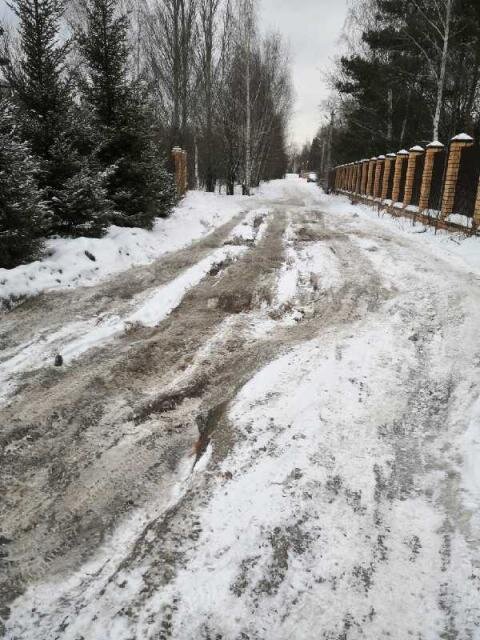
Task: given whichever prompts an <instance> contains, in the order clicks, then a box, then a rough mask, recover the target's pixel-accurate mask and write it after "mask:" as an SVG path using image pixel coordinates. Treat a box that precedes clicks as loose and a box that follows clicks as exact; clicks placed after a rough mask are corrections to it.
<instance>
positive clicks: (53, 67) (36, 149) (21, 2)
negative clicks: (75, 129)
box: [7, 0, 70, 184]
mask: <svg viewBox="0 0 480 640" xmlns="http://www.w3.org/2000/svg"><path fill="white" fill-rule="evenodd" d="M9 6H10V8H11V9H12V10H13V11H14V12H15V14H16V15H17V17H18V21H19V26H18V30H19V36H20V52H21V55H20V59H19V60H18V61H17V62H16V63H13V64H12V65H11V66H9V67H7V73H8V75H9V81H10V84H11V86H12V88H13V89H14V91H15V95H16V100H17V102H18V104H19V106H20V115H21V123H22V133H23V136H24V137H25V138H26V139H27V140H28V141H29V142H30V144H31V147H32V151H33V153H35V154H36V155H38V156H39V157H40V158H41V159H42V160H44V161H47V162H48V160H49V159H50V151H51V148H52V146H53V144H54V143H55V139H56V136H57V135H58V133H59V132H60V131H62V130H63V129H64V128H65V123H64V120H65V116H66V114H67V113H68V109H69V104H70V97H69V90H68V86H67V83H66V81H65V79H64V78H63V75H64V67H65V59H66V55H67V51H68V47H69V45H68V43H63V44H62V43H60V21H61V18H62V15H63V3H62V2H61V1H60V0H12V2H11V3H9ZM44 169H45V172H46V174H47V175H46V176H45V181H46V183H47V184H48V183H49V177H50V175H51V172H50V171H49V170H48V166H45V167H44Z"/></svg>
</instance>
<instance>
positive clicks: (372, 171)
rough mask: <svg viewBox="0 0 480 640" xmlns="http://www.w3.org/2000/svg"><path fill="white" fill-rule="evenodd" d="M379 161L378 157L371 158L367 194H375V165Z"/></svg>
mask: <svg viewBox="0 0 480 640" xmlns="http://www.w3.org/2000/svg"><path fill="white" fill-rule="evenodd" d="M376 163H377V159H376V158H370V160H369V162H368V176H367V196H368V197H369V196H371V195H372V194H373V179H374V174H375V165H376Z"/></svg>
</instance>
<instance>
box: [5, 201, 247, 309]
mask: <svg viewBox="0 0 480 640" xmlns="http://www.w3.org/2000/svg"><path fill="white" fill-rule="evenodd" d="M245 202H246V198H244V197H242V196H234V197H225V196H220V195H217V194H212V193H204V192H200V191H192V192H189V193H188V194H187V196H186V198H185V199H184V200H183V201H182V202H181V203H180V205H179V206H178V207H176V208H175V210H174V212H173V214H172V216H171V217H170V218H168V219H166V220H165V219H160V218H159V219H157V221H156V223H155V226H154V229H153V230H152V231H146V230H145V229H125V228H122V227H116V226H112V227H110V229H109V231H108V233H107V235H106V236H105V237H103V238H98V239H97V238H75V239H65V238H60V239H53V240H48V241H47V257H45V258H44V259H42V260H40V261H37V262H32V263H30V264H27V265H22V266H20V267H17V268H16V269H9V270H8V269H0V307H1V305H2V302H3V304H5V303H6V302H8V301H9V300H15V299H18V298H22V297H25V296H26V297H29V296H34V295H37V294H39V293H41V292H43V291H49V290H54V289H71V288H74V287H78V286H93V285H95V284H97V283H98V282H100V281H102V280H105V279H106V278H108V277H109V276H111V275H114V274H116V273H120V272H122V271H125V270H126V269H129V268H130V267H133V266H138V265H145V264H148V263H150V262H152V261H153V260H156V259H157V258H159V257H160V256H162V255H164V254H165V253H168V252H170V251H176V250H178V249H181V248H182V247H185V246H187V245H188V244H189V243H190V242H192V241H194V240H197V239H198V238H201V237H202V236H204V235H206V234H207V233H209V232H211V231H212V230H214V229H215V228H216V227H219V226H221V225H222V224H225V223H226V222H228V221H229V220H230V219H231V218H233V217H234V216H235V215H237V214H239V213H240V212H241V210H242V207H243V205H244V204H245ZM87 253H88V254H90V256H91V257H88V255H87Z"/></svg>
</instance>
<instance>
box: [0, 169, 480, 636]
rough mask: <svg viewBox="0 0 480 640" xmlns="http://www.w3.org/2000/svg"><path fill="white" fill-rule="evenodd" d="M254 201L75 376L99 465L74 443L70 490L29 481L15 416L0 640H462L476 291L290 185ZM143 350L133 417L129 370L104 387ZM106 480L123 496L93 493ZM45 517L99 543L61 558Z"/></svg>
mask: <svg viewBox="0 0 480 640" xmlns="http://www.w3.org/2000/svg"><path fill="white" fill-rule="evenodd" d="M257 206H258V207H261V208H262V209H263V208H265V209H267V210H268V211H270V212H271V213H270V214H269V216H268V217H265V215H264V217H263V222H262V221H260V222H258V221H257V222H255V220H256V215H255V213H252V214H251V215H250V214H249V216H248V219H246V222H247V225H242V224H240V225H238V226H237V227H235V228H234V229H232V231H231V232H229V234H227V236H226V238H225V239H224V242H225V243H226V244H225V247H231V246H233V247H241V254H240V255H239V256H238V259H237V260H236V261H234V262H229V261H228V262H227V263H226V264H225V265H223V267H222V270H220V271H219V272H217V271H216V270H214V272H213V273H211V274H210V275H208V274H207V275H206V276H204V278H203V279H202V280H201V282H200V281H199V282H196V283H195V284H194V285H193V288H192V290H191V291H190V292H189V293H188V294H187V295H186V296H185V297H184V299H182V300H181V302H180V304H179V306H178V308H177V309H176V310H175V311H174V313H173V316H172V317H171V318H168V319H166V320H165V321H164V322H163V323H160V324H159V326H158V327H154V328H152V329H147V328H144V329H139V330H137V331H138V332H137V333H135V332H134V333H133V335H132V336H131V340H130V341H128V340H127V339H124V340H123V341H121V342H120V343H119V344H115V345H112V346H111V347H107V348H106V350H103V351H102V354H103V355H102V357H103V358H104V359H105V362H104V363H103V364H102V365H101V366H100V365H99V364H98V363H95V364H94V362H95V361H94V358H93V356H92V357H91V359H87V360H84V361H80V363H81V367H82V368H83V370H84V372H83V373H82V376H90V375H91V376H93V377H95V379H96V377H97V376H99V375H101V376H102V377H103V378H104V380H105V382H104V384H106V385H107V387H109V382H108V373H107V372H108V371H109V369H110V368H112V371H114V372H115V373H116V374H117V376H116V379H115V380H116V384H117V386H118V389H117V390H116V393H115V394H114V396H113V398H112V396H111V391H110V394H109V393H106V394H105V397H104V402H106V403H108V401H109V397H110V403H111V405H112V406H110V407H108V410H107V408H106V407H104V408H103V412H102V413H101V415H99V416H92V417H91V420H92V424H91V425H90V424H89V425H88V427H87V426H85V427H84V429H87V431H86V432H85V433H88V434H89V438H90V439H92V438H94V439H95V446H96V455H98V464H96V463H92V462H90V466H89V465H87V466H86V467H85V470H83V468H82V466H81V465H79V461H78V458H82V456H83V457H86V458H90V456H91V455H92V453H93V452H92V451H90V450H89V449H88V446H87V443H86V442H84V441H83V439H82V435H79V436H78V435H76V436H75V438H76V439H75V443H76V445H77V446H78V453H77V454H76V457H75V460H73V459H72V460H71V462H72V464H73V465H75V474H77V475H78V477H79V478H80V480H78V477H75V475H74V476H73V477H72V478H70V477H69V475H68V473H67V472H65V477H64V480H63V481H60V480H58V479H57V480H56V482H54V483H51V482H50V483H49V484H45V483H44V484H43V485H42V482H43V480H42V476H41V475H40V472H39V471H36V464H37V462H36V460H35V458H34V457H32V455H31V450H32V447H33V446H34V444H35V443H38V442H39V440H38V439H36V440H33V441H32V442H29V441H28V435H29V433H28V431H29V429H30V430H31V431H32V435H33V436H35V432H36V431H41V424H42V423H41V421H42V420H46V418H43V417H42V415H43V414H41V412H40V413H38V412H37V413H34V412H33V409H32V408H31V407H30V410H29V409H28V407H27V409H26V410H23V413H22V412H21V411H20V410H19V411H18V414H15V415H16V416H17V417H16V419H17V420H18V421H19V427H21V429H22V438H27V440H24V439H17V440H14V441H13V442H12V443H10V444H9V447H10V449H9V453H8V454H7V455H9V456H10V458H9V460H10V462H11V472H10V475H9V478H10V482H12V487H10V490H9V493H7V495H9V500H10V505H11V507H10V508H11V510H12V513H13V514H16V515H14V517H13V516H12V517H9V519H8V520H6V521H5V522H7V529H6V530H5V533H4V536H5V542H4V543H2V544H3V546H2V549H5V550H6V553H5V558H4V561H5V560H6V563H9V564H7V565H6V566H7V568H8V570H9V571H10V572H11V575H12V581H11V583H10V584H11V586H12V588H13V586H14V587H15V589H16V590H17V592H18V596H17V598H16V599H15V600H14V601H11V600H12V599H11V598H10V599H8V600H7V598H5V595H4V594H5V591H3V592H1V593H2V594H3V597H4V599H5V601H6V605H5V606H4V608H3V609H1V608H0V616H1V617H2V618H3V620H4V624H5V636H6V637H7V638H12V639H13V638H15V639H17V638H18V639H20V638H22V639H23V638H25V639H28V640H29V639H32V640H33V639H37V638H40V637H41V638H59V639H62V640H79V639H80V638H85V639H86V638H89V639H90V638H102V639H108V640H109V639H112V640H113V639H114V638H115V640H131V639H133V638H139V639H140V638H142V639H144V638H151V639H152V640H153V639H155V640H158V639H165V640H167V639H170V638H171V639H179V640H190V639H191V638H203V639H205V640H207V639H212V638H224V639H229V640H230V639H232V640H237V639H238V640H240V639H241V640H273V639H275V640H277V639H285V640H286V639H287V638H299V639H300V638H302V639H303V638H305V639H307V638H323V639H325V640H333V639H335V640H343V639H345V640H346V639H348V640H350V639H356V638H369V639H371V640H376V639H377V638H383V637H392V638H395V639H397V638H398V639H399V640H403V639H404V638H405V639H407V638H411V637H415V638H419V639H420V638H421V639H422V640H434V639H435V640H436V639H438V638H446V639H459V640H463V639H465V640H467V639H468V640H470V639H471V638H473V639H474V640H475V639H476V638H480V632H479V629H480V604H479V603H480V519H479V517H478V513H479V512H480V509H479V507H480V503H479V496H480V486H479V484H478V482H479V478H478V473H477V467H478V465H479V464H480V460H479V459H478V457H477V456H478V447H479V443H480V408H479V407H480V405H479V403H478V393H479V392H478V374H479V367H480V346H479V345H478V325H479V321H480V287H479V282H478V279H477V277H476V275H475V274H472V273H470V271H469V269H468V268H466V267H465V266H464V265H462V264H460V263H459V262H455V263H452V261H451V260H450V258H449V257H448V256H447V255H443V254H442V251H441V248H439V249H437V250H435V251H430V249H429V248H428V247H426V246H425V245H423V244H422V242H421V240H420V239H419V238H418V237H412V236H409V235H408V234H406V233H404V232H403V231H401V230H398V229H397V228H395V226H394V225H393V224H392V225H390V226H389V225H388V224H387V223H386V222H385V221H384V222H381V223H380V222H377V221H376V220H372V219H370V218H369V217H367V216H364V215H362V211H361V210H355V209H354V208H351V207H350V206H349V205H348V204H346V203H344V204H343V205H342V206H339V204H338V201H336V200H334V199H331V198H328V197H326V196H322V195H321V194H320V192H318V191H317V190H316V188H315V187H313V186H308V185H305V184H303V183H302V182H300V181H295V180H290V181H283V182H279V183H276V184H273V185H269V186H268V187H266V188H265V189H264V191H263V193H262V194H260V195H259V196H257V201H256V203H255V207H257ZM254 228H256V229H260V231H259V233H258V242H257V244H255V243H254V242H253V240H252V238H251V231H249V229H254ZM144 343H145V348H143V346H142V345H143V344H144ZM109 350H111V352H112V353H111V354H110V351H109ZM147 350H148V351H147ZM146 353H148V362H145V361H143V364H144V365H148V367H149V368H151V372H150V374H149V375H150V377H149V376H145V375H144V374H143V373H142V374H140V373H137V375H138V376H140V377H141V380H139V382H138V384H137V386H136V387H134V389H139V388H140V386H141V385H142V384H143V385H145V386H146V388H145V389H144V397H143V400H142V402H141V403H140V404H138V402H137V403H136V399H135V394H134V393H132V390H131V389H130V388H129V387H130V385H135V382H134V380H133V379H129V376H131V375H132V369H130V370H129V371H127V373H126V374H121V375H118V373H119V372H121V368H120V369H119V367H120V363H121V362H122V358H127V359H129V360H130V361H133V362H135V363H136V361H137V360H138V358H139V356H140V355H142V357H144V354H146ZM122 367H123V365H122ZM90 370H91V373H90ZM133 370H134V371H139V369H138V368H137V364H135V366H134V369H133ZM153 374H154V375H155V376H156V378H155V381H152V380H151V376H152V375H153ZM127 381H128V382H127ZM40 382H41V379H39V380H38V382H37V383H36V384H39V383H40ZM43 384H44V385H45V384H46V382H43ZM66 384H67V383H66V381H63V382H62V381H59V382H55V384H53V383H48V385H47V387H46V388H47V389H48V393H49V394H53V395H55V393H59V392H60V391H58V392H57V391H56V385H60V386H61V385H64V387H65V385H66ZM69 384H70V385H73V384H74V380H72V381H70V382H69ZM90 388H91V386H90V387H89V386H88V385H87V386H86V387H85V392H84V393H87V390H88V389H90ZM110 389H111V387H110ZM107 391H108V390H107ZM137 393H140V391H137ZM24 401H25V398H24ZM78 401H80V399H79V400H78ZM27 404H28V403H27ZM75 406H77V405H75ZM131 407H133V408H134V412H133V415H132V414H131V412H129V408H131ZM13 409H14V410H16V407H13ZM50 410H51V409H50ZM29 411H30V413H31V414H32V416H33V419H34V420H36V422H37V423H38V425H39V426H37V427H33V426H31V427H30V428H28V427H27V416H28V415H29ZM63 411H64V412H66V413H65V417H64V421H65V422H64V425H65V426H64V429H67V431H68V429H69V428H70V427H68V424H67V422H66V420H67V419H70V420H72V418H69V414H68V410H67V408H64V409H63ZM47 413H48V411H46V413H45V415H46V414H47ZM8 415H10V416H11V415H13V414H8ZM0 416H1V413H0ZM5 417H8V416H5ZM59 420H60V422H58V421H57V423H50V426H49V428H48V429H46V430H44V431H43V433H44V434H45V437H47V438H48V439H49V440H50V441H51V442H54V440H55V438H57V439H59V438H61V435H60V433H58V434H57V435H56V429H57V428H58V427H57V426H56V424H58V426H59V427H60V426H61V425H62V422H61V420H62V418H61V417H60V419H59ZM73 422H75V420H73ZM109 424H112V425H113V424H115V431H116V436H115V439H114V440H113V434H112V436H110V435H109V427H108V425H109ZM52 429H53V430H54V431H53V432H52ZM196 431H197V436H198V432H200V435H201V440H202V442H203V447H202V450H201V451H200V456H199V463H198V464H197V465H196V466H194V461H195V457H194V456H193V457H192V455H191V453H192V445H193V443H194V441H195V439H196V436H195V432H196ZM100 433H101V434H102V438H100V437H99V435H100ZM111 447H113V448H111ZM4 455H5V454H4ZM45 455H46V454H45ZM56 455H57V454H56V453H55V452H52V453H50V459H49V458H48V456H47V457H46V461H45V462H44V464H46V466H47V469H50V471H49V473H50V474H52V473H53V471H52V467H51V466H50V465H52V463H53V464H54V463H55V462H56V458H55V456H56ZM22 460H23V465H24V466H22ZM127 460H128V464H126V461H127ZM25 465H26V467H25ZM122 465H123V466H122ZM52 466H53V465H52ZM105 466H106V470H104V469H103V467H105ZM109 470H110V471H109ZM119 471H121V472H123V474H124V475H126V479H128V478H131V479H132V482H133V485H135V481H133V478H134V475H133V474H137V476H138V484H137V485H135V486H134V488H131V489H130V490H129V489H127V488H125V487H124V486H123V485H122V483H120V482H119V481H118V480H117V483H115V482H109V478H108V474H109V473H112V474H113V475H114V479H115V477H117V478H118V477H119V475H118V472H119ZM85 474H89V475H90V476H91V475H92V474H93V475H94V476H97V477H96V484H95V482H93V481H92V483H91V484H90V485H89V484H88V483H87V481H86V478H85V477H84V476H85ZM27 478H28V479H29V482H30V489H26V488H23V490H22V492H21V493H20V494H19V493H18V487H19V485H20V483H21V484H22V486H23V487H26V485H25V483H26V482H27ZM142 478H143V479H144V480H142ZM42 486H43V490H44V491H46V493H47V496H48V500H47V501H46V502H45V501H43V504H42V502H38V507H35V500H36V491H37V490H39V489H40V488H42ZM122 491H124V492H125V498H127V497H129V499H130V502H131V504H128V501H127V503H125V501H120V502H119V498H118V496H117V495H116V494H120V493H121V492H122ZM129 491H130V493H129ZM25 492H26V493H25ZM19 495H20V496H21V498H19V497H18V496H19ZM25 495H27V497H29V498H30V504H31V505H33V506H32V507H31V510H32V512H33V513H29V514H28V515H27V514H26V515H24V516H21V509H22V504H25V503H24V502H23V501H24V500H26V498H25ZM102 495H103V497H101V496H102ZM50 500H56V501H57V505H58V504H59V505H60V507H57V508H58V509H60V510H61V509H65V508H69V509H72V510H73V512H74V515H75V517H76V520H75V524H70V525H69V526H73V527H74V532H75V535H77V536H79V537H81V536H85V537H86V539H88V538H89V536H90V539H91V540H94V539H96V538H95V537H91V536H92V532H97V531H102V535H101V537H100V538H99V539H98V540H99V542H98V544H97V545H94V544H92V542H90V544H86V545H85V544H83V545H82V543H81V542H80V540H72V539H69V540H68V544H67V541H66V540H63V542H62V538H61V536H60V532H59V531H58V526H59V525H58V524H57V523H58V522H59V516H60V513H59V511H58V510H57V511H55V509H54V508H53V506H52V504H51V503H50ZM75 502H76V503H77V504H74V503H75ZM79 502H85V506H86V507H88V509H85V508H83V507H82V506H81V505H79V504H78V503H79ZM112 505H113V507H115V506H116V505H117V506H121V508H120V512H121V516H120V517H118V518H113V519H112V518H110V511H111V510H112ZM35 509H37V512H38V514H37V515H35V513H34V511H35ZM42 509H43V510H46V514H47V516H48V518H49V520H50V521H51V524H49V523H48V522H47V523H46V522H45V519H43V520H42ZM92 511H93V512H95V513H96V514H98V515H97V517H98V518H104V519H105V523H104V525H103V528H102V527H100V526H99V524H98V523H97V522H96V520H95V518H94V517H92V515H91V512H92ZM22 518H23V520H24V522H21V519H22ZM35 522H36V523H37V524H36V525H35V524H34V523H35ZM32 526H33V527H35V526H36V527H37V529H36V530H37V533H34V529H31V528H32ZM22 527H23V529H22ZM0 533H3V532H2V531H0ZM40 534H43V536H46V537H47V538H48V537H49V536H50V537H51V538H55V537H56V538H57V539H56V541H54V542H55V544H53V543H52V544H49V543H48V542H47V540H46V538H45V537H42V535H40ZM2 540H3V538H2ZM33 542H35V543H36V545H37V546H36V547H35V549H37V548H38V549H40V554H41V555H42V556H43V562H44V567H42V569H43V570H39V568H38V566H37V565H36V564H35V563H34V562H33V561H31V560H29V558H28V555H29V553H31V552H29V545H32V544H33ZM55 547H57V548H58V549H60V550H61V553H62V554H63V555H58V553H56V551H55ZM49 549H50V551H48V550H49ZM16 571H19V574H17V573H16ZM29 572H30V575H31V578H26V577H25V576H26V575H27V574H28V573H29ZM45 575H46V577H44V576H45Z"/></svg>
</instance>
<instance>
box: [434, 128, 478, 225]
mask: <svg viewBox="0 0 480 640" xmlns="http://www.w3.org/2000/svg"><path fill="white" fill-rule="evenodd" d="M472 145H473V138H471V137H470V136H468V135H467V134H466V133H461V134H460V135H458V136H455V137H454V138H452V140H451V141H450V152H449V154H448V164H447V177H446V178H445V185H444V188H443V200H442V213H441V219H442V220H445V219H446V218H448V216H449V215H450V214H451V213H453V206H454V204H455V191H456V189H457V180H458V171H459V169H460V160H461V157H462V151H463V149H465V147H471V146H472Z"/></svg>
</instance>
